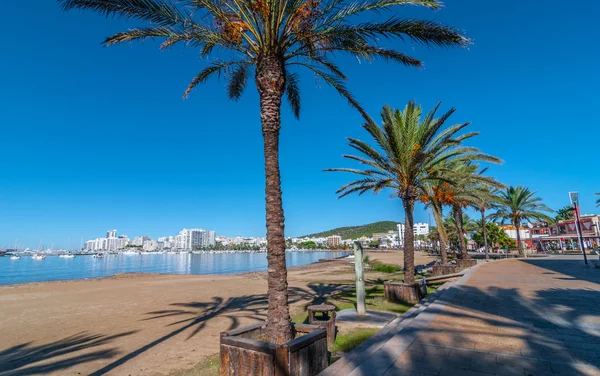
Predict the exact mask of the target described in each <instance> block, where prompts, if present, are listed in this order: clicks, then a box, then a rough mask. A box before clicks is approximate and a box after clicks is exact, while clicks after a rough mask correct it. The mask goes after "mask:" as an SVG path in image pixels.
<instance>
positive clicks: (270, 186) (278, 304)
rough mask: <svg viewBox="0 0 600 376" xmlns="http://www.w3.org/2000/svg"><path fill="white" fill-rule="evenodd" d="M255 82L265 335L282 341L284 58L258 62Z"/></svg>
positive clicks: (285, 337)
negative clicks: (261, 164) (261, 161)
mask: <svg viewBox="0 0 600 376" xmlns="http://www.w3.org/2000/svg"><path fill="white" fill-rule="evenodd" d="M256 86H257V88H258V93H259V95H260V119H261V122H262V133H263V138H264V154H265V176H266V188H265V197H266V214H267V215H266V219H267V261H268V276H267V284H268V302H269V308H268V312H267V326H266V335H267V338H268V340H269V341H270V342H272V343H276V344H282V343H285V342H288V341H290V340H291V339H292V325H291V318H290V309H289V304H288V282H287V268H286V266H285V236H284V216H283V205H282V199H281V178H280V174H279V129H280V127H281V97H282V96H283V90H284V87H285V70H284V65H283V62H282V61H281V59H279V58H277V57H275V56H266V57H263V58H262V59H260V61H259V62H258V64H257V66H256Z"/></svg>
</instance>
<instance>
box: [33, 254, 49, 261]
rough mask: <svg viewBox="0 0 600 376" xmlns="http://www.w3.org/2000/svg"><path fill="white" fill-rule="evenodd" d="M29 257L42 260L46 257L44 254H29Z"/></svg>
mask: <svg viewBox="0 0 600 376" xmlns="http://www.w3.org/2000/svg"><path fill="white" fill-rule="evenodd" d="M31 258H32V259H34V260H43V259H45V258H46V255H40V254H36V255H33V256H31Z"/></svg>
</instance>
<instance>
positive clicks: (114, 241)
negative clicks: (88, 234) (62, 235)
mask: <svg viewBox="0 0 600 376" xmlns="http://www.w3.org/2000/svg"><path fill="white" fill-rule="evenodd" d="M129 243H130V242H129V238H128V237H127V235H125V234H123V235H119V236H117V230H110V231H107V232H106V237H105V238H97V239H94V240H88V241H87V242H85V250H86V251H90V252H96V251H109V252H114V251H118V250H120V249H123V248H125V247H126V246H127V245H128V244H129Z"/></svg>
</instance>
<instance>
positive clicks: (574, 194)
mask: <svg viewBox="0 0 600 376" xmlns="http://www.w3.org/2000/svg"><path fill="white" fill-rule="evenodd" d="M569 198H570V199H571V205H573V211H574V212H575V224H576V227H577V235H578V236H579V247H580V248H581V251H582V252H583V261H585V264H586V265H587V263H588V262H587V256H586V254H585V246H584V245H583V234H582V233H581V221H580V218H579V193H577V192H569Z"/></svg>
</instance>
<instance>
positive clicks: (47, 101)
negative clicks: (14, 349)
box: [0, 0, 600, 247]
mask: <svg viewBox="0 0 600 376" xmlns="http://www.w3.org/2000/svg"><path fill="white" fill-rule="evenodd" d="M0 10H1V12H2V14H6V15H10V17H5V19H4V20H3V22H2V24H1V25H0V30H1V31H2V34H3V35H5V36H7V37H5V38H4V40H3V48H2V50H3V52H2V55H1V56H0V82H2V86H1V88H0V125H1V128H0V129H1V130H2V138H1V143H2V147H1V149H0V153H1V154H2V163H1V164H0V247H2V246H8V245H10V244H13V243H14V242H15V240H16V239H18V241H19V243H20V244H22V245H25V246H29V247H35V246H37V244H38V242H39V241H40V239H43V243H44V244H45V245H47V246H51V245H52V244H54V245H55V247H66V246H67V244H68V241H69V238H72V241H73V243H77V244H78V243H79V239H80V238H83V239H84V240H86V239H90V238H95V237H99V236H103V235H104V232H105V231H106V230H108V229H111V228H116V229H118V230H119V232H120V233H126V234H128V235H129V236H130V237H133V236H137V235H150V236H152V237H157V236H165V235H175V234H176V233H177V232H178V231H179V230H180V229H181V228H184V227H188V228H189V227H204V228H208V229H212V230H216V231H217V234H223V235H228V236H235V235H239V234H244V235H254V236H262V235H264V233H265V225H264V183H263V181H264V176H263V156H262V136H261V132H260V121H259V112H258V98H257V94H256V89H255V87H254V86H253V85H251V86H249V87H248V89H247V91H246V92H245V93H244V95H243V97H242V99H241V100H240V101H239V102H230V101H228V100H227V97H226V93H225V88H224V85H223V83H222V82H218V81H216V80H211V81H210V82H208V84H206V85H204V86H202V87H199V88H198V89H197V90H196V91H195V92H193V94H192V95H191V96H190V98H189V99H188V100H182V99H181V94H182V92H183V91H184V89H185V88H186V85H187V84H188V82H189V80H190V79H191V78H192V77H193V76H194V75H195V74H196V73H197V72H198V71H199V70H200V69H201V68H202V67H203V66H204V65H205V64H206V60H201V59H200V58H199V56H198V53H197V51H195V50H193V49H185V48H175V49H171V50H164V51H159V50H158V44H157V43H156V42H151V41H146V42H144V43H134V44H127V45H120V46H113V47H109V48H105V47H102V46H101V45H100V42H101V41H102V40H103V38H104V37H106V36H108V35H111V34H113V33H115V32H118V31H121V30H123V29H125V28H127V27H133V26H137V25H139V24H137V23H136V22H125V21H122V20H116V19H105V18H103V17H101V16H98V15H96V14H94V13H91V12H85V13H82V12H79V11H72V12H69V13H65V12H62V11H61V10H60V9H58V7H57V5H56V3H55V2H53V1H44V2H39V4H36V7H35V8H32V7H31V5H30V4H29V5H28V4H25V3H22V2H18V1H13V2H3V3H2V5H0ZM398 12H400V13H401V14H405V15H406V16H408V17H420V18H428V19H436V20H438V21H441V22H444V23H446V24H449V25H452V26H455V27H457V28H459V29H462V30H464V31H465V33H466V35H467V36H469V37H470V38H472V39H473V40H474V44H473V45H472V46H470V48H469V49H468V50H464V49H452V50H439V49H427V48H425V47H422V46H418V45H413V44H411V43H403V42H401V41H397V42H391V45H397V46H398V47H399V48H401V49H402V50H403V51H405V52H408V53H411V54H412V55H414V56H416V57H418V58H421V59H423V60H424V61H425V68H424V69H421V70H417V69H409V68H404V67H402V66H398V65H386V64H385V63H382V62H375V63H366V62H361V63H360V64H357V62H356V61H353V60H351V59H347V58H342V59H340V61H339V63H340V65H341V66H342V67H343V69H344V70H345V71H346V72H347V75H348V76H349V77H350V82H349V83H348V85H349V87H350V89H351V90H352V91H353V93H354V94H355V96H356V97H357V98H358V100H359V101H360V102H361V103H362V104H363V106H364V107H365V108H366V109H367V111H368V112H369V113H370V114H371V115H372V116H373V117H376V118H377V117H378V113H379V110H380V108H381V106H382V105H384V104H390V105H392V106H395V107H403V106H404V105H405V104H406V102H407V101H408V100H410V99H414V100H416V101H417V102H418V103H421V104H423V106H425V107H426V108H430V107H431V106H433V105H434V104H435V103H436V102H437V101H440V100H442V101H443V105H442V107H443V109H448V108H450V107H456V108H457V112H456V113H455V115H453V117H452V118H451V121H450V122H451V123H459V122H464V121H471V122H472V125H471V126H470V129H471V130H477V131H480V132H481V136H479V137H477V139H476V140H473V142H472V144H473V145H475V146H477V147H480V148H481V149H483V150H484V151H486V152H488V153H491V154H494V155H496V156H499V157H501V158H502V159H504V161H505V163H504V165H503V166H500V167H493V168H491V169H490V174H492V175H494V176H496V177H497V178H498V179H499V180H501V181H502V182H504V183H506V184H513V185H519V184H520V185H526V186H528V187H530V188H531V189H533V190H535V191H537V192H538V193H539V196H540V197H542V198H543V199H544V201H545V202H546V203H547V204H548V205H549V206H551V207H553V208H558V207H561V206H563V205H566V204H567V203H568V194H567V192H568V191H571V190H577V191H579V192H580V196H581V204H582V212H585V213H590V212H596V211H597V209H596V208H595V205H594V201H595V197H594V196H593V193H594V192H597V191H600V181H599V180H600V179H598V163H599V161H600V159H599V154H598V146H599V143H598V138H599V136H600V131H599V130H598V120H597V116H598V115H597V112H598V108H600V107H599V106H598V105H599V98H600V97H599V96H598V94H597V88H598V87H600V73H598V70H597V61H598V60H599V59H600V49H598V47H597V41H598V38H599V37H600V32H599V31H598V29H597V28H596V27H595V26H594V25H595V24H596V21H597V20H596V15H597V14H598V12H600V3H598V2H592V1H589V2H587V3H586V6H582V7H573V6H571V5H569V4H567V3H566V2H562V1H550V2H548V3H547V4H546V6H543V7H542V6H539V3H538V2H533V1H531V2H529V1H517V0H510V1H478V0H447V1H446V7H445V8H444V9H443V10H441V11H438V12H432V11H428V10H420V9H416V8H403V9H398ZM302 79H303V80H302V84H301V91H302V99H303V102H302V107H303V108H302V118H301V120H300V121H296V120H294V119H293V118H292V116H291V114H290V112H289V111H288V109H287V108H284V113H283V125H282V134H281V168H282V179H283V192H284V208H285V215H286V234H287V235H291V236H297V235H302V234H304V233H309V232H314V231H319V230H322V229H328V228H331V227H337V226H343V225H355V224H362V223H368V222H372V221H377V220H398V221H401V220H402V219H403V214H402V206H401V203H400V202H399V201H398V200H391V199H390V198H389V195H388V194H380V195H365V196H361V197H347V198H344V199H341V200H338V199H337V198H336V196H335V193H334V192H335V190H336V189H337V188H338V187H339V186H341V185H342V184H344V183H345V182H347V181H349V179H350V178H351V176H348V175H344V174H331V173H323V172H321V171H322V170H323V169H324V168H329V167H349V166H352V164H351V163H350V162H349V161H345V160H343V159H342V157H341V155H342V154H344V153H348V152H349V151H350V149H349V147H348V146H347V143H346V140H345V137H347V136H351V137H358V138H366V137H365V132H364V131H363V130H362V129H361V127H360V125H361V118H360V116H359V115H358V113H356V111H354V110H353V109H351V108H350V107H348V105H347V104H346V103H345V101H344V100H343V99H341V98H340V97H339V96H338V95H337V94H336V93H335V92H334V91H333V90H332V89H330V88H328V87H326V86H324V85H323V84H322V83H319V82H318V81H315V79H314V77H312V76H311V75H309V74H307V73H303V74H302ZM415 216H416V219H417V220H420V221H427V219H428V218H427V213H426V212H425V211H424V210H423V209H422V208H417V210H416V213H415Z"/></svg>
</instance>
